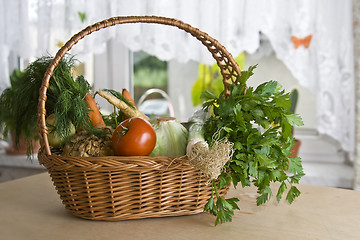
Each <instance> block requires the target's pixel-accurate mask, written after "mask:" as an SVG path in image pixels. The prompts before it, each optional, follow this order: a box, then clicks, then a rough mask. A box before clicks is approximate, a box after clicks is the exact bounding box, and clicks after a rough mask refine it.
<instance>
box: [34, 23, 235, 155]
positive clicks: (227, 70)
mask: <svg viewBox="0 0 360 240" xmlns="http://www.w3.org/2000/svg"><path fill="white" fill-rule="evenodd" d="M125 23H157V24H163V25H169V26H174V27H177V28H179V29H181V30H184V31H185V32H188V33H190V34H191V35H192V36H193V37H195V38H196V39H198V40H199V41H200V42H201V43H202V44H203V45H204V46H206V48H207V49H208V50H209V52H210V53H211V54H212V56H213V58H214V59H215V60H216V62H217V65H218V66H219V68H220V72H221V75H222V76H223V83H224V88H225V89H226V90H228V87H229V85H231V84H233V83H234V82H236V79H237V77H238V76H240V74H241V72H240V69H239V66H238V65H237V63H236V61H235V59H234V58H233V57H232V55H231V54H230V53H229V52H228V51H227V50H226V49H225V47H224V46H222V45H221V44H220V43H219V42H218V41H217V40H216V39H214V38H212V37H211V36H209V35H208V34H207V33H205V32H202V31H201V30H199V29H197V28H194V27H192V26H190V25H189V24H187V23H184V22H182V21H180V20H177V19H173V18H165V17H158V16H125V17H123V16H121V17H112V18H109V19H106V20H103V21H101V22H97V23H95V24H93V25H90V26H88V27H86V28H85V29H83V30H81V31H80V32H79V33H77V34H75V35H74V36H73V37H72V38H71V39H70V40H69V41H67V42H66V44H65V45H64V46H63V47H62V48H60V49H59V51H58V52H57V53H56V55H55V57H54V59H53V61H52V62H51V64H50V65H49V66H48V68H47V70H46V72H45V74H44V78H43V80H42V84H41V87H40V90H39V104H38V130H39V137H40V143H41V151H42V152H44V153H45V154H47V155H51V150H50V146H49V141H48V138H47V136H48V129H47V127H46V122H45V116H46V109H45V102H46V98H47V97H46V92H47V89H48V87H49V80H50V78H51V76H52V74H53V71H54V69H55V68H56V66H57V65H58V64H59V62H60V60H61V59H62V58H63V57H64V56H65V54H66V53H67V52H68V51H69V50H70V49H71V48H72V47H73V46H74V45H75V44H76V43H77V42H78V41H79V40H81V39H82V38H84V37H85V36H87V35H90V34H91V33H93V32H95V31H98V30H100V29H103V28H108V27H111V26H114V25H118V24H125Z"/></svg>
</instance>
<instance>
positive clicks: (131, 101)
mask: <svg viewBox="0 0 360 240" xmlns="http://www.w3.org/2000/svg"><path fill="white" fill-rule="evenodd" d="M122 95H123V96H124V97H125V98H126V99H127V100H128V101H129V102H130V103H131V104H132V105H133V106H134V107H135V101H134V99H133V98H132V97H131V95H130V93H129V91H128V90H127V89H126V88H123V90H122Z"/></svg>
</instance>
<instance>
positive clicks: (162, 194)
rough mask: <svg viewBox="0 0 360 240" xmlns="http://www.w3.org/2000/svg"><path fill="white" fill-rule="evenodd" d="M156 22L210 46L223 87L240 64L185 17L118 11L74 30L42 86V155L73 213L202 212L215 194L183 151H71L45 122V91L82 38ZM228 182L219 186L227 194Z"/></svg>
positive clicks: (103, 216) (120, 216) (95, 216)
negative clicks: (53, 140) (58, 145)
mask: <svg viewBox="0 0 360 240" xmlns="http://www.w3.org/2000/svg"><path fill="white" fill-rule="evenodd" d="M125 23H156V24H164V25H170V26H174V27H177V28H179V29H182V30H184V31H186V32H188V33H190V34H191V35H192V36H194V37H195V38H197V39H198V40H199V41H201V42H202V43H203V45H205V46H206V47H207V49H208V50H209V51H210V53H211V54H212V56H213V57H214V59H215V60H216V62H217V64H218V66H219V67H220V69H221V74H222V76H223V79H224V86H225V89H227V87H228V86H229V84H232V83H234V82H235V81H236V78H237V76H238V75H239V74H240V70H239V67H238V65H237V64H236V62H235V60H234V59H233V57H232V56H231V54H230V53H229V52H228V51H227V50H226V49H225V48H224V47H223V46H222V45H221V44H219V43H218V41H217V40H215V39H213V38H212V37H210V36H209V35H207V34H206V33H204V32H202V31H200V30H199V29H196V28H194V27H192V26H190V25H188V24H186V23H183V22H182V21H179V20H176V19H171V18H163V17H156V16H144V17H139V16H129V17H114V18H110V19H107V20H104V21H101V22H98V23H96V24H94V25H91V26H88V27H87V28H85V29H84V30H82V31H80V32H79V33H78V34H76V35H74V36H73V37H72V38H71V39H70V40H69V41H68V42H67V43H66V44H65V45H64V46H63V47H62V48H61V49H60V50H59V51H58V52H57V54H56V56H55V58H54V60H53V62H52V63H51V64H50V66H49V67H48V69H47V71H46V73H45V75H44V78H43V82H42V85H41V88H40V97H39V106H38V115H39V122H38V128H39V133H40V143H41V150H40V152H39V155H38V158H39V162H40V163H41V164H42V165H44V166H45V167H46V168H47V169H48V171H49V174H50V176H51V178H52V181H53V183H54V185H55V187H56V189H57V192H58V194H59V195H60V198H61V200H62V202H63V204H64V205H65V207H66V208H67V209H68V210H70V211H71V212H72V213H73V214H74V215H75V216H79V217H81V218H85V219H92V220H106V221H117V220H125V219H140V218H148V217H163V216H177V215H189V214H195V213H200V212H202V211H203V208H204V206H205V204H206V202H207V201H208V199H209V197H210V196H211V194H212V191H211V185H207V184H206V181H207V179H206V178H205V177H204V176H203V175H202V174H201V172H199V171H197V170H195V169H194V168H192V167H191V166H190V165H189V163H188V160H187V158H186V157H185V156H178V157H119V156H108V157H88V158H84V157H67V156H59V155H57V154H55V153H52V152H51V150H50V146H49V143H48V138H47V135H48V129H47V127H46V123H45V115H46V110H45V102H46V92H47V88H48V86H49V80H50V78H51V75H52V73H53V71H54V69H55V67H56V66H57V65H58V63H59V61H60V60H61V59H62V58H63V57H64V56H65V54H66V52H68V51H69V50H70V49H71V48H72V47H73V46H74V45H75V44H76V43H77V42H78V41H79V40H80V39H82V38H83V37H85V36H87V35H89V34H91V33H92V32H94V31H98V30H100V29H102V28H107V27H110V26H113V25H117V24H125ZM226 192H227V188H224V189H222V190H221V191H220V194H222V195H225V194H226Z"/></svg>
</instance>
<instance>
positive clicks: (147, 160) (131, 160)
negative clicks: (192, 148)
mask: <svg viewBox="0 0 360 240" xmlns="http://www.w3.org/2000/svg"><path fill="white" fill-rule="evenodd" d="M38 159H39V162H40V164H42V165H44V166H45V167H46V168H47V169H65V168H66V169H69V168H76V169H78V170H80V169H83V170H90V169H92V170H95V169H97V170H102V171H110V170H111V171H112V170H120V169H121V170H129V171H144V170H150V169H151V170H158V171H172V170H179V169H181V170H192V169H193V167H192V166H191V165H190V163H189V161H188V158H187V156H186V155H181V156H173V157H169V156H157V157H150V156H101V157H100V156H99V157H77V156H61V155H56V154H51V155H47V154H46V153H44V152H42V151H39V153H38Z"/></svg>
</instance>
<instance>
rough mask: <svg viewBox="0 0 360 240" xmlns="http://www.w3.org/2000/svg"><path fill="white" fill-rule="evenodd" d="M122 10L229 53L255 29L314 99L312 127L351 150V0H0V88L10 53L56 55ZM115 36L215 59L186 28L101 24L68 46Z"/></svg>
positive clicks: (79, 49)
mask: <svg viewBox="0 0 360 240" xmlns="http://www.w3.org/2000/svg"><path fill="white" fill-rule="evenodd" d="M120 15H161V16H166V17H173V18H178V19H181V20H183V21H185V22H187V23H189V24H191V25H193V26H195V27H198V28H199V29H201V30H203V31H205V32H207V33H208V34H210V35H211V36H212V37H214V38H216V39H217V40H219V42H220V43H222V44H223V45H224V46H225V47H226V48H227V49H228V50H229V52H231V53H232V54H233V55H237V54H239V53H240V52H243V51H247V52H249V53H254V52H256V51H257V50H259V44H260V41H259V32H262V33H263V34H264V35H266V37H267V38H268V39H269V41H270V43H271V45H272V47H273V49H274V51H275V53H276V55H277V57H278V58H279V59H280V60H282V61H283V62H284V63H285V64H286V66H287V67H288V68H289V70H290V71H291V72H292V74H293V75H294V77H295V78H296V79H297V80H298V81H299V83H300V84H301V85H303V86H305V87H308V88H309V89H311V90H312V91H313V92H314V93H315V95H316V98H317V103H316V104H317V124H318V125H317V126H318V130H319V132H320V133H323V134H327V135H329V136H331V137H333V138H334V139H336V140H338V141H339V143H341V145H342V147H343V149H344V150H346V151H349V152H350V153H353V151H354V137H355V136H354V106H355V105H354V102H355V99H354V95H355V94H354V73H353V40H352V37H353V36H352V1H350V0H346V1H343V0H317V1H312V0H299V1H288V0H197V1H193V0H176V1H175V0H173V1H168V0H147V1H144V0H131V1H128V0H117V1H110V0H103V1H97V0H76V1H75V0H73V1H71V0H52V1H46V0H11V1H5V0H2V1H0V48H1V49H0V64H1V68H0V90H1V89H4V88H5V87H7V86H8V85H9V80H8V75H9V72H8V56H9V53H10V52H11V51H12V52H14V53H16V54H18V55H19V56H21V57H24V58H28V57H38V56H41V55H44V54H52V55H53V54H55V53H56V51H57V49H58V48H59V45H61V44H62V43H63V42H65V41H67V40H68V39H69V38H70V37H71V36H72V35H73V34H75V33H77V32H78V31H79V30H81V29H82V28H84V27H86V26H88V25H90V24H92V23H95V22H97V21H99V20H103V19H106V18H109V17H111V16H120ZM111 38H115V39H117V40H118V41H121V42H122V43H123V44H124V45H125V46H127V47H128V48H129V49H131V50H140V49H142V50H145V51H147V52H148V53H150V54H153V55H156V56H157V57H159V58H161V59H163V60H170V59H176V60H179V61H182V62H185V61H188V60H195V61H198V62H203V63H209V64H210V63H213V62H214V60H213V59H212V57H211V55H210V54H209V52H208V51H207V50H206V49H205V48H204V47H203V46H201V44H200V43H199V42H198V41H196V40H195V39H193V37H191V36H190V35H188V34H186V33H184V32H182V31H179V30H178V29H174V28H171V27H163V26H162V27H161V26H156V25H149V24H137V25H131V26H119V27H116V28H111V29H106V30H101V31H100V32H99V33H96V34H94V35H93V36H91V37H90V38H87V39H85V40H84V41H81V43H79V44H77V46H76V47H75V48H74V50H73V53H74V54H77V55H78V56H80V57H82V56H86V53H88V52H90V51H91V52H101V51H102V50H103V49H104V46H105V43H106V40H108V39H111Z"/></svg>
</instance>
